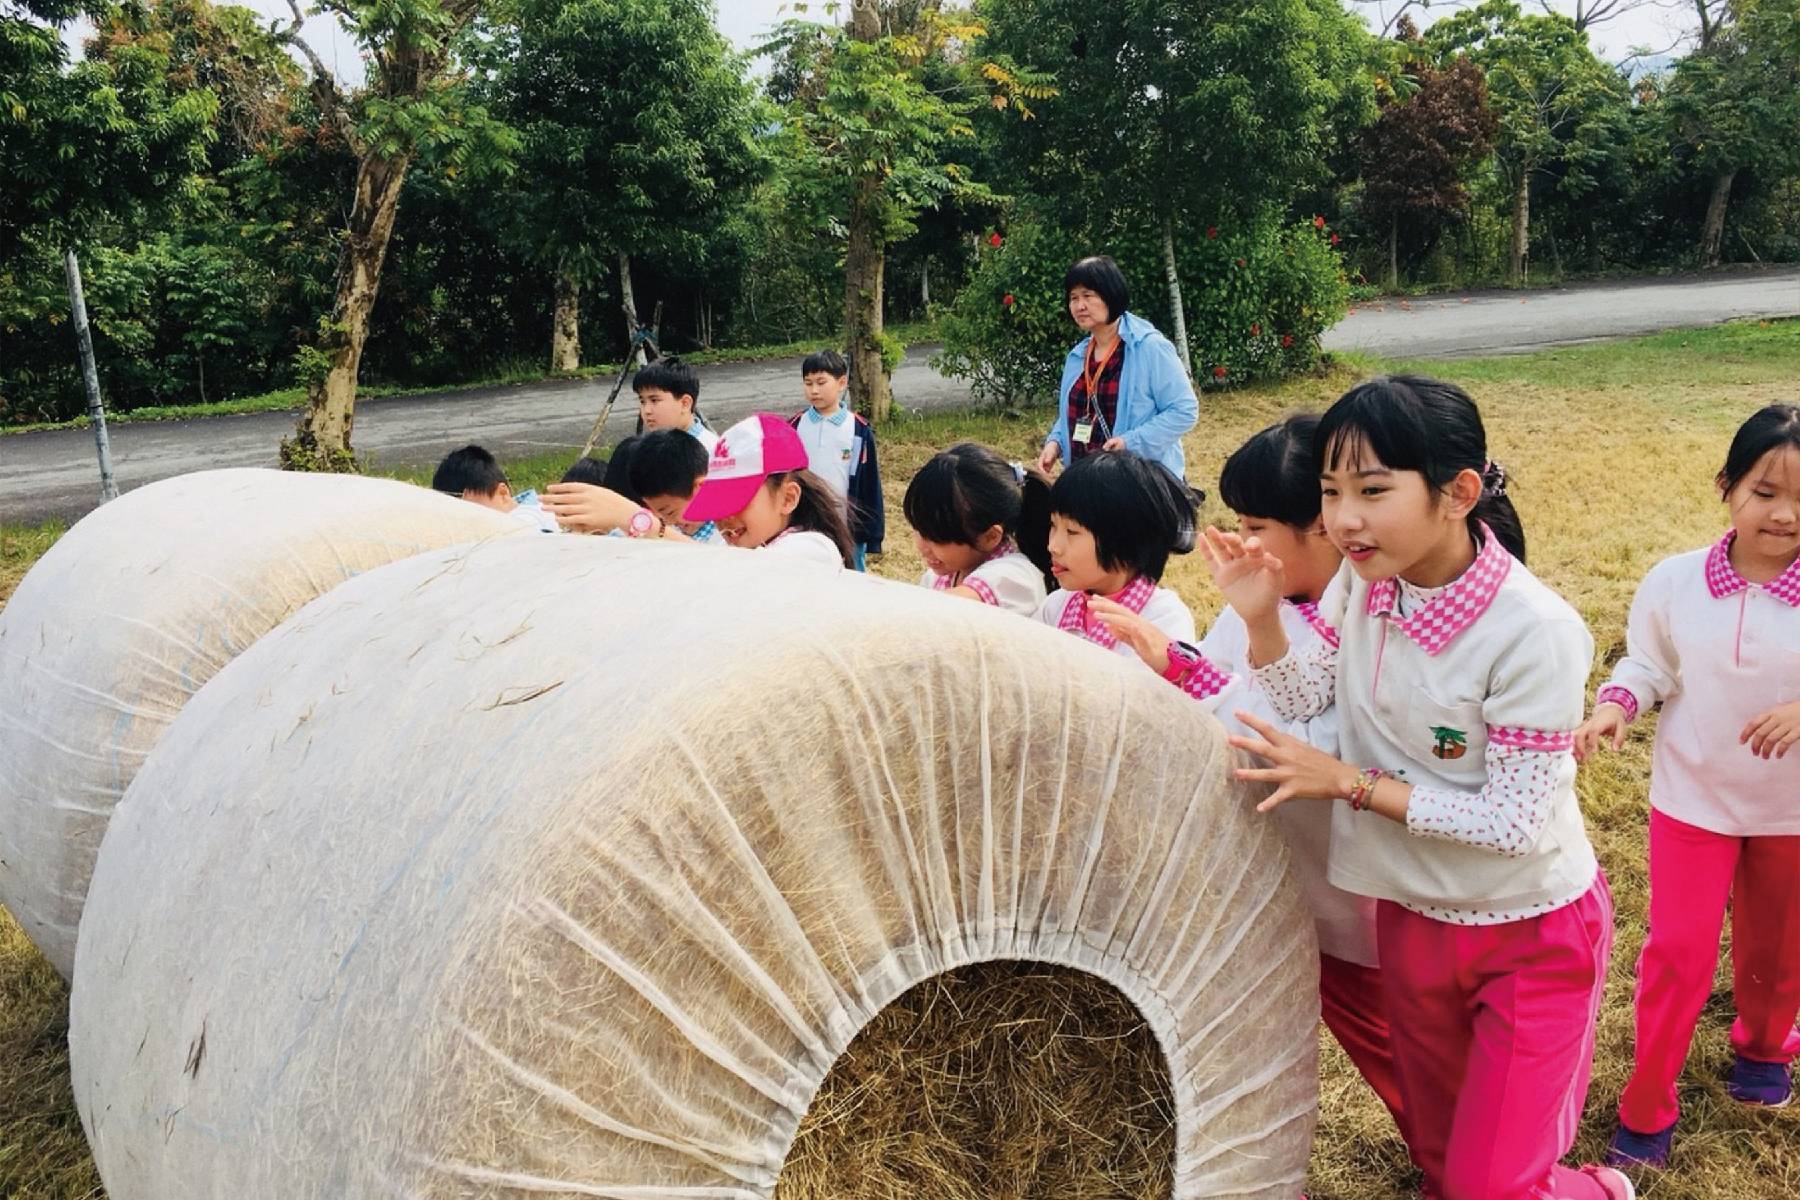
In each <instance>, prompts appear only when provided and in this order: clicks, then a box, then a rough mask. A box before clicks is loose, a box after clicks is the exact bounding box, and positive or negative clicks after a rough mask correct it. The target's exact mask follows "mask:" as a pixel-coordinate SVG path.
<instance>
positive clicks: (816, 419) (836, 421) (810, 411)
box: [806, 402, 850, 425]
mask: <svg viewBox="0 0 1800 1200" xmlns="http://www.w3.org/2000/svg"><path fill="white" fill-rule="evenodd" d="M806 419H807V420H809V421H811V422H812V423H813V424H814V425H820V424H831V425H842V424H843V423H844V422H845V421H848V420H849V419H850V410H849V409H848V408H846V407H844V405H843V403H842V402H840V403H839V404H838V410H837V411H836V412H834V413H832V414H831V415H830V416H829V417H822V416H820V415H819V410H818V409H816V408H813V407H811V406H810V405H809V406H807V409H806Z"/></svg>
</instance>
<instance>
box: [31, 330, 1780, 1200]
mask: <svg viewBox="0 0 1800 1200" xmlns="http://www.w3.org/2000/svg"><path fill="white" fill-rule="evenodd" d="M1397 366H1410V367H1412V368H1413V369H1419V370H1425V371H1430V372H1433V373H1437V374H1441V375H1444V376H1447V377H1449V378H1452V379H1455V380H1457V381H1459V382H1461V383H1462V384H1463V385H1464V386H1466V387H1468V388H1469V389H1470V391H1471V392H1473V394H1474V395H1475V397H1476V398H1477V400H1479V401H1480V403H1481V405H1482V409H1483V412H1484V414H1485V416H1486V418H1487V423H1488V429H1489V439H1490V444H1491V448H1492V453H1493V454H1494V456H1495V457H1497V458H1498V459H1500V460H1501V461H1502V462H1504V463H1505V464H1506V466H1507V468H1508V470H1509V472H1510V474H1511V478H1512V480H1513V484H1512V494H1513V496H1514V498H1515V500H1516V502H1517V504H1518V506H1519V509H1520V511H1521V513H1522V514H1523V516H1524V519H1525V525H1526V532H1527V534H1528V536H1529V540H1530V549H1531V555H1530V561H1531V566H1532V568H1533V570H1534V571H1536V572H1537V573H1538V574H1539V575H1540V576H1542V577H1543V578H1544V579H1545V580H1547V581H1548V582H1549V583H1550V584H1551V585H1552V586H1554V587H1556V588H1557V589H1558V590H1560V591H1561V592H1562V593H1563V595H1565V596H1566V597H1568V598H1569V600H1570V601H1571V602H1572V603H1573V604H1574V605H1575V606H1576V607H1577V608H1578V609H1579V610H1580V611H1581V613H1582V615H1583V616H1584V617H1585V618H1586V619H1587V621H1588V622H1589V624H1590V626H1591V627H1592V629H1593V631H1594V635H1595V640H1596V643H1597V647H1598V650H1597V655H1598V661H1596V663H1595V682H1596V683H1598V682H1599V681H1600V679H1601V678H1602V677H1603V675H1604V672H1605V669H1606V666H1607V665H1608V664H1610V662H1611V661H1612V660H1613V659H1615V658H1616V657H1617V656H1618V655H1619V654H1620V653H1621V652H1622V650H1623V644H1624V623H1625V615H1626V610H1627V607H1628V605H1629V604H1630V600H1631V595H1632V591H1633V589H1634V588H1635V587H1636V584H1637V582H1638V580H1639V579H1641V578H1642V576H1643V574H1644V572H1645V571H1646V570H1648V569H1649V567H1650V566H1651V565H1652V564H1653V563H1655V562H1656V561H1657V560H1658V559H1660V558H1662V557H1664V556H1666V555H1668V554H1670V553H1673V552H1675V551H1678V550H1684V549H1689V548H1692V547H1695V546H1699V545H1702V544H1704V543H1706V542H1708V541H1710V540H1712V539H1713V538H1715V537H1717V536H1718V533H1719V531H1720V530H1721V529H1722V528H1723V526H1724V523H1725V517H1724V512H1723V509H1722V507H1721V505H1720V504H1719V502H1718V500H1717V497H1716V495H1715V493H1714V491H1713V488H1712V482H1711V481H1712V478H1713V475H1714V473H1715V472H1716V471H1717V470H1718V467H1719V465H1720V463H1721V461H1722V460H1723V458H1724V453H1725V446H1726V443H1727V441H1728V440H1729V438H1730V435H1731V433H1732V431H1733V430H1734V429H1735V428H1736V426H1737V425H1738V423H1739V422H1741V421H1742V420H1743V418H1744V417H1745V416H1747V415H1748V414H1749V413H1751V412H1752V411H1754V410H1755V409H1756V408H1757V407H1759V406H1761V405H1763V404H1766V403H1770V402H1772V401H1778V400H1779V401H1786V402H1790V403H1794V402H1800V322H1773V323H1771V322H1759V323H1745V324H1739V325H1730V326H1723V327H1719V328H1716V329H1709V330H1703V331H1694V332H1676V333H1668V334H1662V335H1658V336H1655V337H1650V338H1644V339H1638V340H1634V341H1630V342H1620V343H1611V344H1605V345H1598V346H1588V347H1580V348H1575V349H1569V350H1559V351H1553V352H1546V353H1541V354H1533V355H1527V356H1520V357H1511V358H1496V359H1480V360H1467V361H1458V362H1449V363H1434V364H1423V363H1420V364H1375V363H1369V362H1351V363H1345V364H1341V365H1339V366H1338V367H1336V368H1334V369H1333V370H1332V371H1330V372H1329V373H1327V374H1326V375H1324V376H1321V377H1319V378H1311V379H1305V380H1299V381H1293V382H1289V383H1287V384H1283V385H1281V386H1278V387H1268V388H1258V389H1250V390H1245V391H1242V392H1234V393H1231V394H1228V395H1222V396H1209V397H1207V398H1206V399H1205V400H1204V401H1203V403H1202V415H1201V421H1200V425H1199V427H1198V428H1197V429H1196V430H1195V431H1194V432H1193V433H1192V434H1191V435H1190V436H1189V438H1188V441H1187V451H1188V462H1189V464H1190V473H1191V475H1192V477H1193V480H1194V482H1195V483H1197V484H1201V485H1202V486H1206V487H1207V488H1208V490H1212V489H1213V485H1214V484H1215V483H1216V476H1217V471H1218V466H1219V464H1220V462H1221V461H1222V460H1223V458H1224V456H1225V455H1226V454H1227V453H1229V452H1230V451H1231V450H1232V449H1233V448H1235V447H1236V446H1237V445H1238V443H1239V442H1241V441H1242V440H1243V438H1244V437H1245V436H1247V435H1248V434H1249V433H1251V432H1253V431H1255V430H1256V429H1258V428H1260V427H1261V426H1262V425H1264V424H1267V423H1268V422H1270V421H1272V420H1274V419H1276V418H1278V417H1279V416H1281V415H1282V414H1284V413H1286V412H1289V411H1291V410H1294V409H1299V408H1308V407H1311V408H1322V407H1323V406H1324V405H1326V404H1328V403H1329V402H1330V401H1331V400H1332V399H1333V398H1335V397H1336V396H1337V395H1338V394H1339V393H1340V392H1341V391H1343V389H1344V388H1345V387H1346V386H1348V385H1349V384H1350V383H1352V382H1354V381H1355V380H1356V379H1357V378H1358V377H1359V376H1360V375H1363V374H1367V373H1371V372H1373V371H1374V370H1377V369H1382V368H1393V367H1397ZM900 399H901V401H902V403H904V399H905V398H904V397H901V398H900ZM794 400H795V398H794V397H791V396H782V397H778V398H771V405H772V407H777V408H782V409H785V408H788V407H791V406H792V404H793V403H794ZM1046 420H1047V418H1046V417H1045V415H1044V414H1041V413H1034V414H1030V415H1028V416H1024V417H1011V418H1009V417H1006V416H1002V415H995V414H966V415H952V416H941V417H932V418H930V419H923V418H919V419H901V420H898V421H896V422H895V423H894V424H893V425H892V426H890V427H888V428H885V429H884V430H883V432H882V454H883V462H882V471H883V475H884V477H885V478H886V481H887V487H888V503H889V512H890V536H889V542H888V548H887V553H886V554H885V555H884V556H883V557H882V559H881V560H880V562H879V564H878V565H877V566H876V568H875V569H876V570H878V571H879V572H880V573H881V574H884V575H888V576H892V577H895V578H900V579H907V580H910V579H913V578H916V577H917V573H918V571H919V560H918V557H917V555H916V554H915V553H914V552H913V550H912V547H911V543H910V536H909V533H908V531H907V530H906V528H905V523H904V520H903V519H902V518H901V516H900V496H901V493H902V492H903V491H904V485H905V481H906V480H907V479H908V478H909V477H910V475H911V473H912V472H913V470H915V469H916V468H917V467H918V465H919V464H920V463H922V462H923V461H924V460H925V459H926V458H928V457H929V456H930V454H931V453H932V452H933V451H934V450H935V449H937V448H940V447H942V446H945V445H948V444H950V443H951V442H954V441H959V440H965V439H973V440H978V441H984V442H987V443H989V444H991V445H994V446H996V447H997V448H1000V449H1002V450H1003V451H1005V452H1007V453H1008V454H1009V455H1012V456H1016V457H1024V456H1026V455H1028V454H1030V453H1031V452H1033V451H1034V450H1035V448H1036V447H1037V445H1038V444H1039V442H1040V434H1041V431H1042V428H1043V426H1044V424H1045V423H1046ZM565 461H566V460H565V458H564V457H563V456H547V457H545V458H542V459H537V460H533V461H530V462H523V463H515V464H511V470H512V474H513V477H514V479H515V482H516V483H518V484H519V485H522V486H536V485H538V484H541V483H542V482H544V481H545V480H546V479H549V478H554V477H555V476H556V475H557V474H559V473H560V472H561V469H562V467H563V466H564V465H565ZM410 477H411V478H415V479H416V478H417V476H416V475H414V476H410ZM1206 516H1207V517H1208V518H1209V519H1211V520H1214V521H1219V522H1225V521H1228V520H1229V516H1230V515H1229V514H1228V513H1225V512H1222V511H1221V510H1220V509H1219V508H1218V506H1217V504H1216V501H1214V502H1209V505H1208V511H1207V513H1206ZM60 533H61V529H60V528H59V527H55V526H47V527H17V526H11V527H8V526H0V602H4V600H5V598H6V597H7V596H8V595H10V594H11V591H12V589H13V588H14V587H15V586H16V585H17V582H18V580H19V578H20V577H22V576H23V574H24V573H25V571H27V570H28V569H29V568H30V565H31V563H32V562H33V561H35V560H36V558H37V557H38V556H39V555H41V554H42V553H43V552H44V551H45V550H46V549H48V548H49V546H50V545H51V544H52V543H53V542H54V541H55V539H56V537H57V536H58V535H59V534H60ZM1167 582H1168V583H1169V584H1170V586H1172V587H1174V588H1175V589H1176V590H1177V591H1179V592H1180V593H1181V595H1182V596H1183V597H1184V598H1185V599H1186V600H1187V601H1188V603H1189V604H1190V605H1191V606H1192V607H1193V609H1194V611H1195V615H1196V617H1197V618H1198V619H1199V621H1200V622H1201V624H1202V627H1204V625H1205V623H1206V621H1207V620H1209V619H1210V617H1211V616H1212V614H1213V613H1215V612H1216V611H1217V609H1218V599H1217V597H1216V595H1214V594H1213V592H1212V589H1211V586H1210V582H1209V580H1208V579H1207V577H1206V573H1205V570H1204V568H1203V566H1202V565H1201V563H1200V562H1199V561H1198V560H1195V559H1192V558H1190V559H1185V560H1181V559H1178V560H1177V561H1176V562H1175V564H1174V565H1173V567H1172V570H1171V572H1170V575H1169V578H1168V580H1167ZM1653 728H1654V722H1653V721H1650V722H1646V723H1645V724H1644V727H1643V728H1641V729H1640V730H1639V731H1638V733H1637V735H1636V736H1635V737H1634V739H1633V741H1632V743H1631V745H1630V746H1629V747H1628V748H1627V750H1626V751H1625V752H1624V753H1623V754H1618V755H1610V754H1609V755H1605V756H1603V757H1601V758H1599V759H1598V760H1597V761H1595V762H1592V763H1590V764H1588V765H1587V766H1586V767H1584V768H1583V770H1582V774H1581V784H1580V787H1581V796H1582V802H1583V806H1584V809H1585V812H1586V815H1587V819H1588V826H1589V830H1590V833H1591V835H1592V837H1593V839H1594V841H1595V843H1596V845H1597V846H1598V848H1599V851H1600V856H1601V859H1602V862H1603V863H1604V865H1605V868H1606V871H1607V873H1608V875H1609V876H1610V878H1611V881H1612V888H1613V895H1614V897H1615V899H1616V902H1617V906H1618V922H1619V932H1618V938H1617V942H1616V946H1615V950H1614V958H1613V963H1612V971H1611V975H1610V978H1609V980H1608V984H1607V996H1606V1007H1605V1012H1604V1014H1603V1016H1602V1021H1601V1027H1600V1037H1599V1048H1598V1061H1597V1063H1596V1066H1595V1072H1594V1084H1593V1089H1592V1091H1591V1093H1590V1095H1589V1099H1588V1109H1587V1114H1586V1120H1585V1122H1584V1125H1583V1130H1582V1135H1581V1140H1580V1143H1579V1144H1578V1147H1577V1154H1578V1155H1580V1156H1583V1157H1586V1158H1592V1157H1594V1156H1597V1155H1598V1154H1599V1153H1600V1151H1601V1150H1602V1148H1603V1146H1604V1143H1605V1139H1606V1137H1607V1135H1608V1134H1609V1133H1610V1132H1611V1129H1612V1124H1613V1105H1614V1102H1615V1101H1616V1098H1617V1096H1618V1093H1619V1089H1620V1088H1621V1087H1622V1086H1623V1084H1624V1082H1625V1078H1626V1075H1627V1074H1628V1072H1629V1068H1630V1052H1631V989H1632V984H1633V969H1632V968H1633V963H1634V962H1635V960H1636V957H1637V953H1638V948H1639V946H1640V945H1641V944H1642V941H1643V936H1644V911H1645V905H1646V901H1647V898H1648V896H1647V880H1646V870H1645V822H1646V801H1645V795H1646V790H1647V784H1648V778H1649V762H1650V760H1649V740H1648V735H1649V733H1650V731H1651V730H1652V729H1653ZM1797 770H1800V768H1797ZM1797 778H1800V777H1797ZM1796 803H1800V784H1797V786H1796ZM1721 961H1722V964H1723V962H1724V961H1725V960H1724V959H1723V958H1722V960H1721ZM67 1000H68V997H67V992H66V989H65V988H64V986H63V984H62V982H61V981H60V980H59V979H58V978H57V977H56V975H55V973H54V972H53V971H52V970H51V969H50V968H49V966H48V965H47V964H46V963H45V962H44V961H43V959H42V958H41V957H40V956H39V955H38V954H37V952H36V950H34V949H33V948H32V947H31V945H30V944H29V943H28V942H27V941H26V940H25V939H24V937H23V936H22V934H21V933H20V932H19V930H18V927H17V926H16V925H14V924H13V922H12V920H11V918H10V917H8V916H7V915H6V914H5V913H4V911H3V910H0V1197H17V1198H19V1200H76V1198H80V1197H95V1196H100V1195H101V1194H102V1192H101V1189H100V1185H99V1180H98V1178H97V1176H96V1174H95V1171H94V1168H93V1164H92V1162H91V1160H90V1159H89V1157H88V1154H87V1150H86V1147H85V1144H84V1143H83V1140H82V1135H81V1127H80V1122H79V1120H78V1119H77V1117H76V1114H75V1108H74V1103H73V1100H72V1098H71V1096H70V1092H69V1078H68V1061H67V1052H66V1040H65V1036H66V1031H67V1023H66V1014H67ZM1731 1014H1732V1005H1731V997H1730V986H1729V974H1728V971H1725V970H1722V971H1721V973H1720V975H1719V977H1718V979H1717V983H1716V988H1715V994H1714V997H1713V1000H1712V1002H1711V1003H1710V1004H1709V1005H1708V1007H1707V1011H1706V1014H1705V1016H1704V1017H1703V1019H1702V1022H1701V1026H1700V1032H1699V1035H1698V1037H1697V1038H1696V1041H1695V1045H1694V1049H1693V1053H1692V1056H1691V1057H1690V1060H1689V1064H1688V1072H1687V1074H1686V1076H1685V1078H1684V1081H1683V1086H1682V1104H1683V1108H1684V1115H1683V1120H1682V1133H1681V1140H1680V1141H1679V1143H1678V1146H1677V1151H1676V1164H1675V1169H1674V1170H1672V1171H1670V1172H1669V1173H1668V1174H1666V1175H1663V1176H1661V1177H1655V1178H1651V1179H1647V1180H1645V1181H1643V1182H1644V1186H1643V1187H1642V1191H1641V1195H1642V1196H1643V1197H1644V1198H1645V1200H1765V1198H1766V1200H1777V1198H1780V1197H1790V1196H1800V1107H1796V1108H1794V1109H1791V1110H1788V1111H1786V1112H1779V1113H1770V1112H1759V1111H1749V1110H1745V1109H1742V1108H1740V1107H1738V1106H1737V1105H1735V1104H1733V1103H1731V1102H1730V1101H1729V1100H1728V1099H1727V1098H1726V1096H1725V1092H1724V1087H1723V1075H1724V1072H1725V1069H1726V1068H1727V1066H1728V1065H1729V1062H1730V1050H1729V1046H1728V1044H1727V1041H1726V1033H1727V1030H1728V1028H1729V1025H1730V1022H1731ZM1325 1043H1326V1044H1325V1057H1324V1060H1323V1062H1324V1066H1323V1079H1322V1088H1321V1103H1320V1126H1319V1139H1318V1143H1317V1146H1316V1149H1315V1154H1314V1160H1313V1175H1312V1179H1311V1182H1310V1185H1309V1190H1310V1194H1311V1196H1312V1197H1313V1198H1314V1200H1401V1198H1408V1197H1411V1196H1413V1195H1414V1194H1416V1184H1417V1181H1416V1179H1415V1178H1414V1177H1413V1175H1412V1173H1411V1170H1410V1167H1409V1165H1408V1163H1407V1160H1406V1156H1405V1152H1404V1149H1403V1147H1402V1146H1401V1145H1400V1143H1399V1140H1398V1138H1397V1137H1396V1136H1395V1134H1394V1132H1393V1129H1392V1127H1391V1125H1390V1124H1389V1123H1388V1121H1387V1118H1386V1114H1385V1112H1384V1111H1383V1110H1382V1109H1381V1108H1380V1106H1379V1105H1378V1104H1377V1102H1376V1101H1375V1099H1374V1097H1373V1096H1372V1095H1371V1094H1370V1093H1369V1092H1368V1090H1367V1089H1366V1088H1365V1087H1364V1086H1363V1084H1362V1083H1361V1081H1360V1080H1359V1079H1358V1078H1357V1076H1356V1074H1355V1072H1354V1070H1353V1069H1351V1067H1350V1066H1349V1064H1348V1062H1347V1061H1346V1060H1345V1059H1344V1058H1343V1057H1342V1056H1341V1055H1340V1054H1339V1053H1338V1052H1337V1051H1336V1048H1335V1047H1334V1046H1332V1045H1331V1044H1330V1039H1329V1037H1326V1038H1325Z"/></svg>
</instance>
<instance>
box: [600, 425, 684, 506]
mask: <svg viewBox="0 0 1800 1200" xmlns="http://www.w3.org/2000/svg"><path fill="white" fill-rule="evenodd" d="M673 432H675V433H681V431H680V430H679V429H677V430H674V431H673ZM681 436H682V437H684V438H690V439H691V436H692V435H690V434H686V433H681ZM643 440H644V435H643V434H641V433H634V434H632V435H631V436H630V437H628V438H626V439H624V440H623V441H621V442H620V443H619V444H618V445H616V446H614V447H613V448H612V453H611V454H609V455H607V458H606V477H605V478H603V479H602V480H601V481H600V486H601V487H604V488H609V489H611V490H612V491H615V492H617V493H619V495H621V496H623V497H625V498H626V499H627V500H629V501H631V502H632V503H633V504H642V503H643V502H644V498H643V497H642V496H640V495H638V492H637V489H636V488H634V487H632V486H631V464H632V462H633V461H634V460H635V459H636V457H637V448H638V444H639V443H640V442H642V441H643Z"/></svg>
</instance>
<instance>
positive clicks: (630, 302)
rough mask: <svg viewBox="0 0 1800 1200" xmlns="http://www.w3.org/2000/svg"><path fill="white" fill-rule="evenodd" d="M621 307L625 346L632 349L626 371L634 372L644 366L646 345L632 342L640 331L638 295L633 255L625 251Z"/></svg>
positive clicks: (621, 263) (621, 254) (621, 267)
mask: <svg viewBox="0 0 1800 1200" xmlns="http://www.w3.org/2000/svg"><path fill="white" fill-rule="evenodd" d="M619 307H620V308H622V309H623V310H624V311H625V344H626V345H627V346H628V347H630V353H629V355H628V356H627V361H626V365H625V369H626V370H628V371H632V370H636V369H637V368H638V367H641V366H643V365H644V344H643V343H642V342H636V343H634V342H633V341H632V340H631V339H632V338H634V337H636V336H637V331H638V311H637V293H635V292H633V291H632V290H631V255H629V254H627V253H625V251H623V250H621V251H619Z"/></svg>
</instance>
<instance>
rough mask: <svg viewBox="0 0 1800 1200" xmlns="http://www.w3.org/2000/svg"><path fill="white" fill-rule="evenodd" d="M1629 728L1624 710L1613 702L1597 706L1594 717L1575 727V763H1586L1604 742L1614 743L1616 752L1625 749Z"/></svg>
mask: <svg viewBox="0 0 1800 1200" xmlns="http://www.w3.org/2000/svg"><path fill="white" fill-rule="evenodd" d="M1628 728H1630V726H1629V725H1628V724H1627V723H1626V721H1625V710H1624V709H1622V708H1620V707H1619V706H1618V705H1616V704H1614V703H1612V702H1611V701H1607V702H1606V703H1605V704H1598V705H1595V706H1594V715H1593V716H1591V717H1589V718H1588V719H1587V720H1585V721H1583V722H1582V723H1581V724H1580V725H1577V726H1576V727H1575V761H1576V762H1586V761H1587V756H1588V755H1590V754H1592V753H1593V752H1594V751H1596V750H1598V749H1599V748H1600V743H1601V742H1603V741H1610V742H1612V748H1613V749H1614V750H1620V749H1623V748H1624V746H1625V732H1626V730H1627V729H1628Z"/></svg>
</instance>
